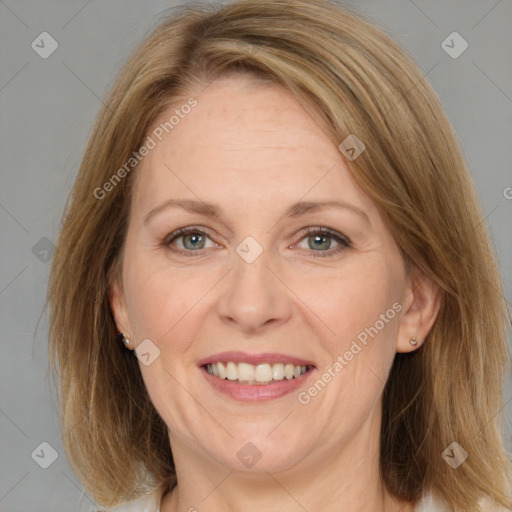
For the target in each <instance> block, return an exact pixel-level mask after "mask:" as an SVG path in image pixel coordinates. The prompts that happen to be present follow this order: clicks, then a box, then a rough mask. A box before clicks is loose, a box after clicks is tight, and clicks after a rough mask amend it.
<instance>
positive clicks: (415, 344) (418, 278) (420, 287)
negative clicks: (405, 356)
mask: <svg viewBox="0 0 512 512" xmlns="http://www.w3.org/2000/svg"><path fill="white" fill-rule="evenodd" d="M403 303H404V305H405V307H404V313H403V314H402V318H401V320H400V327H399V330H398V338H397V342H396V351H397V352H412V351H413V350H416V349H418V348H419V347H421V346H422V345H423V343H424V342H425V339H426V337H427V335H428V333H429V332H430V330H431V329H432V326H433V325H434V322H435V321H436V318H437V315H438V313H439V310H440V308H441V293H440V290H439V287H438V286H437V285H436V283H434V281H433V280H432V279H430V278H429V277H427V276H425V275H424V274H422V273H420V272H419V271H415V272H413V273H412V275H411V276H410V278H409V284H408V287H407V289H406V291H405V294H404V300H403Z"/></svg>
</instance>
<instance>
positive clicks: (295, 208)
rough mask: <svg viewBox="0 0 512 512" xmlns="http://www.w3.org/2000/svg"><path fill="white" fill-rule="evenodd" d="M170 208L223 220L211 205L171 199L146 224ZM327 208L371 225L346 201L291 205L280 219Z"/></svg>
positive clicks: (157, 209)
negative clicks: (348, 212)
mask: <svg viewBox="0 0 512 512" xmlns="http://www.w3.org/2000/svg"><path fill="white" fill-rule="evenodd" d="M169 208H182V209H183V210H186V211H188V212H191V213H197V214H199V215H205V216H208V217H218V218H222V209H221V208H219V207H218V206H215V205H213V204H211V203H205V202H204V201H194V200H191V199H181V200H179V199H169V200H168V201H165V202H164V203H163V204H161V205H160V206H157V207H156V208H154V209H153V210H151V211H150V212H149V213H148V214H147V215H146V217H145V218H144V224H147V223H148V222H149V220H150V219H151V218H152V217H154V216H155V215H157V214H158V213H160V212H162V211H164V210H167V209H169ZM326 208H338V209H340V208H341V209H344V210H349V211H351V212H353V213H355V214H357V215H358V216H359V217H361V218H362V219H363V220H364V221H365V222H366V223H368V224H370V225H371V222H370V219H369V217H368V215H367V214H366V212H364V211H363V210H361V209H360V208H358V207H357V206H355V205H353V204H350V203H346V202H344V201H299V202H297V203H295V204H293V205H291V206H290V207H289V208H288V209H287V210H286V211H285V212H284V214H283V215H282V216H281V217H280V219H282V218H284V217H292V218H295V217H299V216H300V215H304V214H305V213H309V212H316V211H319V210H323V209H326Z"/></svg>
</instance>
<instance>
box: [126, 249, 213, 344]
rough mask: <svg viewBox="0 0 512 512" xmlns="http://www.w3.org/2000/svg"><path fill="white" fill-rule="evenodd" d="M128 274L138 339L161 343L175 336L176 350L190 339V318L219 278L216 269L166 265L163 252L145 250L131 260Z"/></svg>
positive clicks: (128, 294)
mask: <svg viewBox="0 0 512 512" xmlns="http://www.w3.org/2000/svg"><path fill="white" fill-rule="evenodd" d="M124 277H125V289H126V296H127V297H128V298H129V300H128V310H129V315H130V320H131V322H132V327H133V330H134V334H135V338H136V339H144V338H150V339H154V340H155V342H156V343H157V344H159V343H164V342H165V341H166V340H169V339H172V340H173V347H174V349H176V350H179V340H180V339H187V336H186V335H184V332H183V330H184V329H185V328H186V326H187V321H186V319H187V318H188V316H189V315H190V314H192V313H193V310H194V308H195V307H198V306H199V307H200V305H199V304H200V301H201V299H202V298H203V297H204V295H205V294H206V293H207V292H208V290H210V289H211V288H212V287H213V286H214V284H215V282H216V281H218V277H217V276H216V275H213V273H212V272H210V273H208V274H207V275H205V273H204V272H201V273H200V272H198V271H197V270H194V269H193V268H192V267H188V268H187V267H182V268H169V266H168V265H162V258H161V255H160V256H159V257H155V258H153V257H148V255H147V254H144V253H139V255H135V257H133V258H132V259H131V260H130V262H129V264H128V265H126V271H125V276H124ZM184 320H185V321H184ZM177 333H180V336H177Z"/></svg>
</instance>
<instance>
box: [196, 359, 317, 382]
mask: <svg viewBox="0 0 512 512" xmlns="http://www.w3.org/2000/svg"><path fill="white" fill-rule="evenodd" d="M204 367H205V368H206V371H207V372H208V373H209V374H210V375H213V376H214V377H217V378H218V379H221V380H229V381H236V382H238V383H239V384H246V385H268V384H271V383H273V382H278V381H282V380H292V379H298V378H299V377H300V376H301V375H304V374H305V373H306V372H307V371H309V370H310V369H311V367H310V366H305V365H294V364H292V363H286V364H283V363H274V364H270V363H261V364H257V365H253V364H250V363H245V362H241V363H236V362H233V361H228V362H217V363H210V364H206V365H204Z"/></svg>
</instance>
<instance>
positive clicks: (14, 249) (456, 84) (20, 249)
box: [0, 0, 512, 512]
mask: <svg viewBox="0 0 512 512" xmlns="http://www.w3.org/2000/svg"><path fill="white" fill-rule="evenodd" d="M176 3H177V2H173V1H170V0H168V1H163V0H150V1H144V2H142V1H139V2H136V1H135V0H122V1H121V0H107V1H99V0H89V1H87V0H83V1H69V0H66V1H64V0H60V1H57V0H53V1H48V0H47V1H44V2H43V1H36V0H31V1H28V0H17V1H15V0H4V1H2V0H0V58H1V66H0V115H1V117H0V169H1V173H2V176H1V184H2V186H1V189H0V233H1V244H2V245H1V247H2V253H1V255H2V256H1V260H0V262H1V266H0V315H1V327H2V328H1V331H0V335H1V345H0V347H1V351H2V358H1V360H0V365H1V374H0V375H1V377H0V379H1V381H0V461H1V462H0V512H17V511H19V512H21V511H28V510H30V511H32V512H37V511H45V512H47V511H50V510H51V511H53V512H60V511H74V510H89V508H90V506H91V505H92V501H91V500H90V498H89V497H88V496H86V495H84V496H83V497H82V502H81V505H79V500H80V496H81V494H82V486H81V485H80V483H79V481H78V480H77V478H76V476H75V475H74V473H73V471H72V470H71V468H70V467H69V464H68V462H67V460H66V457H65V454H64V451H63V447H62V442H61V437H60V436H61V433H60V429H59V422H58V412H57V406H56V400H55V397H54V396H53V394H52V391H51V387H50V383H49V380H48V377H47V355H46V354H47V322H46V317H45V312H43V304H44V298H45V293H46V284H47V277H48V270H49V264H48V261H47V260H48V259H49V258H50V257H51V250H52V242H55V240H56V239H57V234H58V228H59V224H60V217H61V214H62V210H63V207H64V204H65V200H66V197H67V195H68V193H69V191H70V189H71V186H72V183H73V180H74V178H75V176H76V172H77V168H78V164H79V161H80V158H81V156H82V153H83V151H84V147H85V143H86V140H87V138H88V136H89V134H90V132H91V129H92V124H93V121H94V118H95V116H96V113H97V111H98V109H99V107H100V106H101V102H102V98H104V96H105V94H106V92H107V90H108V89H109V86H110V84H111V82H112V80H113V78H114V77H115V75H116V73H117V72H118V71H119V69H120V66H121V65H122V63H123V62H124V60H125V59H126V57H127V56H128V55H129V53H130V51H131V50H132V49H133V48H134V45H135V44H136V43H138V42H139V41H140V40H141V39H142V38H143V37H144V36H145V35H147V34H148V32H149V31H150V30H151V28H152V27H153V26H154V25H155V24H156V23H157V22H158V20H159V17H160V16H161V14H162V12H163V11H164V10H166V9H169V8H171V7H172V6H174V5H176ZM347 3H349V4H351V5H355V6H356V7H357V8H358V9H359V10H360V11H361V12H363V13H366V14H368V15H369V16H370V17H371V19H372V20H373V21H375V22H376V23H377V24H378V25H380V26H382V27H384V28H386V29H387V30H388V31H389V32H390V33H391V34H392V35H393V36H394V37H395V39H397V40H398V41H399V42H400V43H401V44H402V45H403V46H405V47H406V48H407V49H408V50H409V52H410V53H411V54H412V55H413V56H414V57H415V58H416V60H417V62H418V63H419V65H420V67H421V68H422V70H423V71H424V72H425V74H427V79H428V80H429V81H430V82H431V83H432V84H433V86H434V88H435V89H436V91H437V92H438V94H439V96H440V98H441V100H442V102H443V104H444V106H445V108H446V110H447V112H448V115H449V117H450V118H451V120H452V122H453V124H454V126H455V129H456V131H457V133H458V135H459V138H460V141H461V144H462V147H463V150H464V153H465V155H466V157H467V159H468V161H469V164H470V169H471V172H472V174H473V177H474V180H475V182H476V185H477V188H478V191H479V195H480V198H481V201H482V205H483V209H484V212H485V215H486V218H485V222H486V224H487V225H488V227H489V229H490V231H491V235H492V237H493V239H494V243H495V245H496V250H497V253H498V255H499V258H500V260H501V268H502V275H503V280H504V284H505V289H506V296H507V299H508V303H509V309H510V304H511V303H512V240H511V236H510V233H511V227H510V225H511V220H512V189H508V188H507V187H512V170H511V169H512V166H511V163H512V144H511V142H512V72H511V65H510V55H512V37H511V28H512V27H511V25H510V22H511V20H512V2H511V1H510V0H501V1H496V0H472V1H467V0H449V1H446V0H443V1H438V0H436V1H422V0H416V1H415V2H413V1H410V0H393V1H388V2H382V1H380V2H379V1H377V0H374V1H370V0H363V1H352V2H347ZM453 31H457V32H459V33H460V34H461V36H462V37H463V38H464V39H465V40H466V41H467V42H468V44H469V47H468V49H467V50H466V51H465V52H464V53H463V54H462V55H460V56H459V57H458V58H456V59H454V58H452V57H450V56H449V55H448V54H447V53H446V52H445V51H444V50H443V48H442V47H441V43H442V41H443V40H445V38H446V37H447V36H448V35H449V34H451V33H452V32H453ZM42 32H48V33H50V34H51V36H52V37H53V38H54V39H55V40H56V41H57V42H58V45H59V46H58V48H57V50H56V51H55V52H54V53H53V54H52V55H51V56H49V57H48V58H47V59H43V58H41V57H40V56H39V55H38V53H36V51H34V49H32V47H31V43H32V41H34V40H36V38H37V37H38V36H39V34H41V33H42ZM37 40H38V41H40V39H37ZM457 44H458V43H457ZM45 46H46V48H48V44H46V45H45ZM507 190H509V191H510V193H509V194H507ZM507 195H508V197H509V199H507V197H506V196H507ZM41 315H42V316H41ZM40 317H41V319H40V321H39V323H38V320H39V318H40ZM505 412H506V417H507V418H508V420H507V443H508V446H509V447H510V446H512V442H511V438H512V435H511V431H512V428H511V426H510V425H511V422H512V392H511V386H510V383H509V385H508V387H507V398H506V403H505ZM42 442H47V443H49V444H50V445H51V446H52V447H53V448H54V449H55V450H56V451H57V453H58V457H57V459H56V460H55V461H54V462H53V463H52V464H51V465H50V466H49V467H48V469H43V468H42V467H40V465H39V464H44V463H45V462H46V463H49V462H51V453H50V449H49V448H48V447H45V446H43V447H42V448H40V447H39V446H40V444H41V443H42ZM41 449H42V450H43V451H42V452H41ZM34 450H35V452H34ZM31 454H33V456H32V455H31ZM37 454H39V457H38V456H37Z"/></svg>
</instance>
